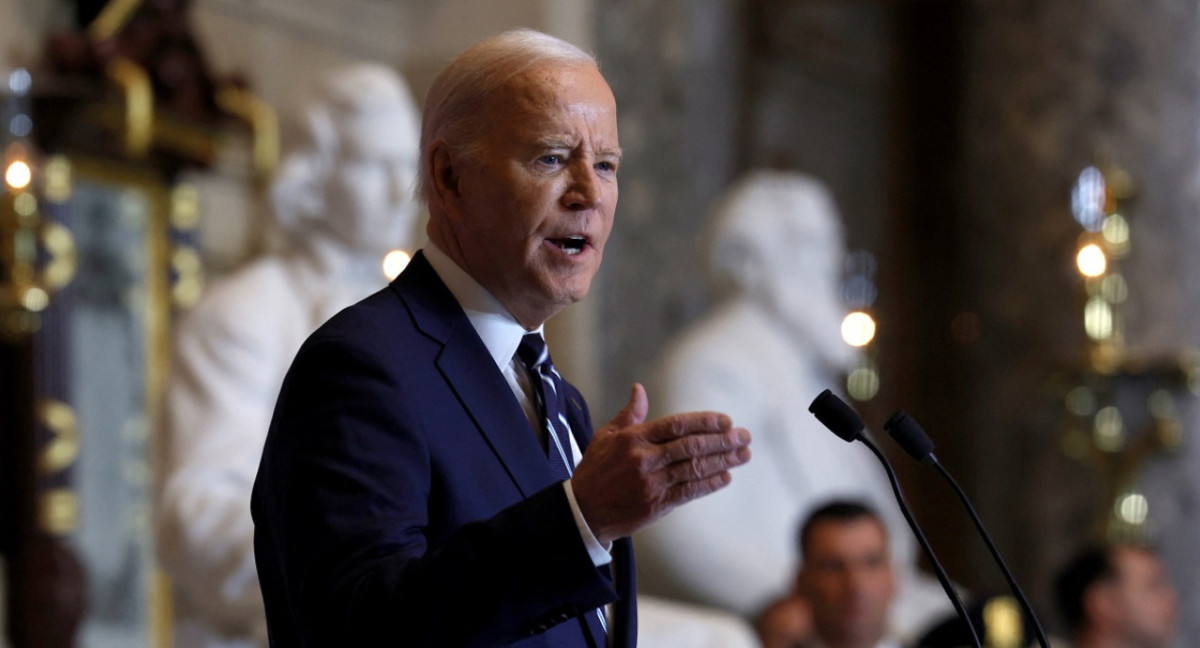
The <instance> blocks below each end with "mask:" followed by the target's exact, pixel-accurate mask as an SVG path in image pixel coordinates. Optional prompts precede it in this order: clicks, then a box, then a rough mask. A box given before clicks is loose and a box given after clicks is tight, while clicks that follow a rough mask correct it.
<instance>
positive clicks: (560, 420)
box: [517, 333, 575, 480]
mask: <svg viewBox="0 0 1200 648" xmlns="http://www.w3.org/2000/svg"><path fill="white" fill-rule="evenodd" d="M517 356H518V357H519V358H521V362H523V363H524V364H525V368H526V369H528V370H529V377H530V382H531V383H532V386H533V393H534V397H535V399H536V400H537V410H538V414H539V415H541V417H542V431H543V432H545V437H546V438H545V446H546V458H547V460H548V461H549V462H550V467H551V468H552V469H553V470H554V476H555V477H556V478H557V479H560V480H562V479H570V478H571V474H572V473H573V472H574V469H575V462H574V461H572V453H571V426H570V424H569V423H567V415H566V398H565V395H564V394H563V391H564V381H563V377H562V376H561V375H560V374H559V373H558V370H557V369H555V368H554V363H553V362H551V361H550V350H549V349H547V348H546V342H545V340H543V339H542V336H541V335H538V334H537V333H529V334H527V335H525V336H524V337H522V338H521V345H520V346H518V347H517Z"/></svg>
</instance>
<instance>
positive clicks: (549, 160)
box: [538, 153, 564, 166]
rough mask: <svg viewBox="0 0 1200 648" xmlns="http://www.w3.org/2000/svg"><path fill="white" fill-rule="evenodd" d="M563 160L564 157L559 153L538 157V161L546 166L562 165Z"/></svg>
mask: <svg viewBox="0 0 1200 648" xmlns="http://www.w3.org/2000/svg"><path fill="white" fill-rule="evenodd" d="M563 160H564V157H563V156H562V155H560V154H558V153H547V154H546V155H543V156H542V157H540V158H538V163H539V164H544V165H546V166H560V165H562V163H563Z"/></svg>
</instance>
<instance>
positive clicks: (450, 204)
mask: <svg viewBox="0 0 1200 648" xmlns="http://www.w3.org/2000/svg"><path fill="white" fill-rule="evenodd" d="M456 162H457V160H456V159H455V158H454V156H453V155H451V153H450V147H449V146H448V145H447V144H446V142H445V140H437V141H435V142H434V143H433V144H432V145H431V146H430V147H429V157H428V159H427V160H426V162H425V163H426V164H427V165H429V166H428V171H429V184H430V192H429V194H430V195H429V201H430V203H432V205H431V207H434V206H436V208H437V209H438V210H439V211H442V212H444V213H447V214H450V215H453V216H457V215H458V214H460V213H461V208H460V202H461V200H462V187H461V177H460V175H459V171H460V169H459V168H458V166H457V165H456Z"/></svg>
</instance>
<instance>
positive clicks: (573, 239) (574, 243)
mask: <svg viewBox="0 0 1200 648" xmlns="http://www.w3.org/2000/svg"><path fill="white" fill-rule="evenodd" d="M553 242H554V244H555V245H557V246H558V247H559V249H561V250H562V251H563V252H566V253H567V254H568V255H571V256H574V255H576V254H579V253H580V252H583V248H584V246H585V245H586V244H587V238H586V237H584V236H579V235H573V236H568V237H567V238H565V239H555V240H554V241H553Z"/></svg>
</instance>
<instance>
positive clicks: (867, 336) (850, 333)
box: [842, 311, 875, 347]
mask: <svg viewBox="0 0 1200 648" xmlns="http://www.w3.org/2000/svg"><path fill="white" fill-rule="evenodd" d="M842 339H843V340H845V341H846V344H849V345H850V346H852V347H863V346H867V345H868V344H870V343H871V340H874V339H875V320H874V319H871V316H870V315H868V314H866V313H864V312H862V311H854V312H853V313H850V314H848V315H846V318H845V319H843V320H842Z"/></svg>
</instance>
